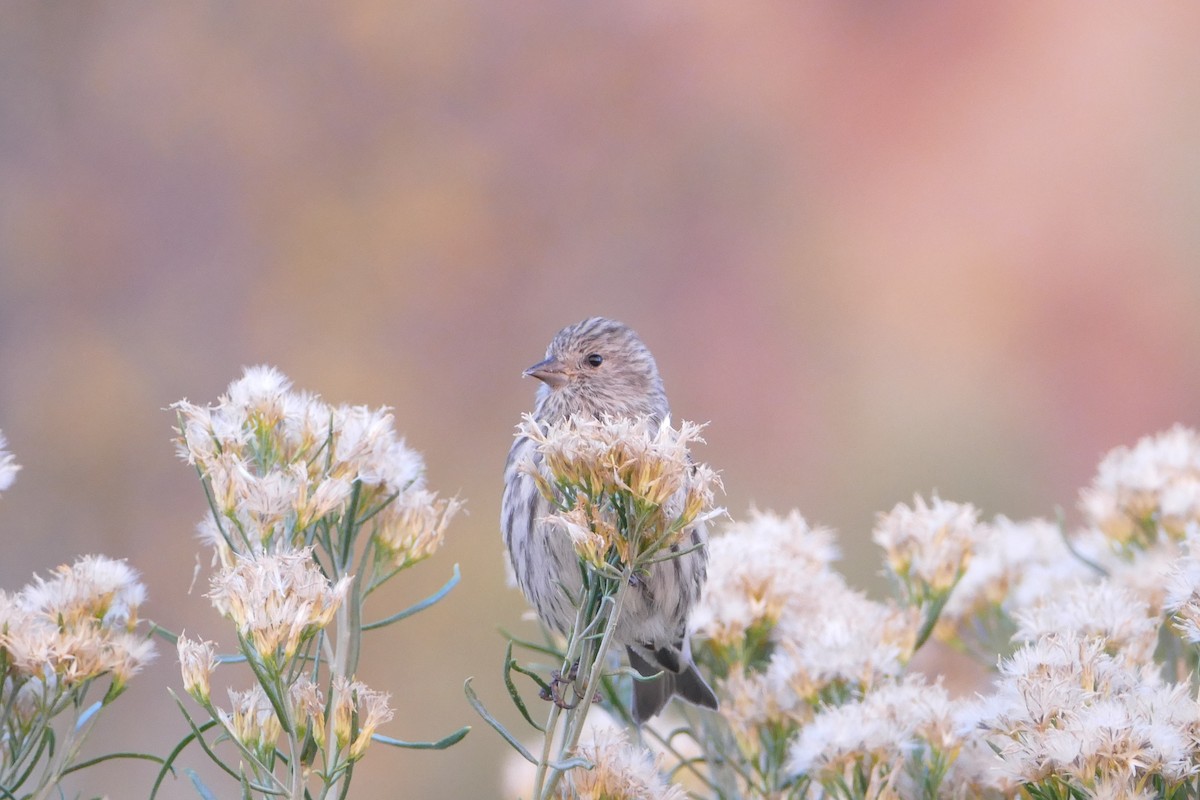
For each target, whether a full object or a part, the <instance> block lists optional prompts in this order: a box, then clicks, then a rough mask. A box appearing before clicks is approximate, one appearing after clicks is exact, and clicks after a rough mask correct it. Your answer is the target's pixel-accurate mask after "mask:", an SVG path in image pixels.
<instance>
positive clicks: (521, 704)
mask: <svg viewBox="0 0 1200 800" xmlns="http://www.w3.org/2000/svg"><path fill="white" fill-rule="evenodd" d="M512 649H513V643H512V641H511V640H509V642H508V648H507V649H505V651H504V685H505V687H507V688H508V696H509V697H510V698H512V701H513V705H514V706H516V707H517V711H520V712H521V716H522V717H524V718H525V721H526V722H528V723H529V724H530V725H532V726H533V727H534V729H536V730H537V731H538V732H540V733H545V732H546V729H545V728H543V727H542V726H541V725H538V724H537V723H536V722H534V721H533V717H531V716H529V709H528V708H526V707H525V701H524V700H523V699H522V698H521V693H520V692H518V691H517V686H516V684H514V683H513V679H512V671H513V669H514V668H515V669H516V670H517V672H519V673H521V674H522V675H529V676H530V677H531V678H533V679H534V680H535V681H537V683H538V685H539V686H541V687H542V688H543V689H544V690H547V691H549V689H550V687H549V686H548V685H546V683H545V681H543V680H542V679H541V678H540V677H538V676H536V675H533V674H531V673H530V671H527V670H525V669H523V668H522V667H521V666H520V665H519V664H517V662H515V661H513V657H512Z"/></svg>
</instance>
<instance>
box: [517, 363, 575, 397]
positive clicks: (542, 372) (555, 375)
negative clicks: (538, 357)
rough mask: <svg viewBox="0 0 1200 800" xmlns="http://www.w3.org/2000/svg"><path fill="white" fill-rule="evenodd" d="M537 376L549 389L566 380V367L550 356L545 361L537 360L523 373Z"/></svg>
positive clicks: (555, 387) (558, 385)
mask: <svg viewBox="0 0 1200 800" xmlns="http://www.w3.org/2000/svg"><path fill="white" fill-rule="evenodd" d="M523 374H525V375H529V376H531V377H534V378H537V379H538V380H539V381H541V382H542V383H544V384H546V385H547V386H549V387H550V388H551V389H557V388H559V387H560V386H562V385H563V384H565V383H566V382H567V368H566V365H564V364H563V363H562V362H561V361H559V360H558V359H557V358H554V357H553V356H551V357H550V358H547V359H546V360H545V361H539V362H538V363H536V364H534V365H533V366H532V367H530V368H529V369H527V370H525V372H524V373H523Z"/></svg>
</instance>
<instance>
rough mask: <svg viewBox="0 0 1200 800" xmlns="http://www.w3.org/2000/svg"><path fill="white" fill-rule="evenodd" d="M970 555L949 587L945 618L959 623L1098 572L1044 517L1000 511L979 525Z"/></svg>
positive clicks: (1022, 604) (1019, 604)
mask: <svg viewBox="0 0 1200 800" xmlns="http://www.w3.org/2000/svg"><path fill="white" fill-rule="evenodd" d="M977 534H978V535H977V538H976V544H975V549H974V552H973V553H972V555H971V560H970V562H969V563H968V564H967V569H966V572H964V573H963V576H962V579H961V580H960V581H959V582H958V585H957V586H955V587H954V591H953V592H951V593H950V598H949V600H948V601H947V602H946V607H945V609H944V610H943V611H942V620H944V621H946V622H949V623H958V622H960V621H964V620H968V619H970V618H971V617H974V616H977V615H981V614H986V613H987V612H988V611H989V610H992V609H1002V610H1003V611H1004V612H1005V613H1006V614H1008V615H1010V616H1011V615H1012V614H1013V613H1014V612H1015V611H1016V610H1018V609H1021V608H1025V607H1026V606H1029V605H1030V604H1031V603H1033V602H1035V601H1036V600H1037V599H1038V598H1040V597H1042V596H1043V595H1045V594H1047V593H1049V592H1051V591H1053V590H1054V589H1056V588H1057V587H1059V586H1062V585H1064V584H1068V583H1072V582H1076V581H1083V580H1087V579H1090V578H1094V577H1095V571H1094V570H1092V569H1090V568H1089V567H1088V566H1087V565H1085V564H1084V563H1083V562H1081V561H1080V560H1079V559H1077V558H1075V557H1074V556H1073V555H1072V554H1071V551H1070V550H1068V549H1067V545H1066V543H1065V542H1064V541H1063V537H1062V534H1061V532H1060V531H1059V528H1058V526H1057V525H1055V524H1054V523H1051V522H1048V521H1046V520H1044V519H1032V520H1024V521H1014V520H1010V519H1008V518H1007V517H997V518H996V519H995V520H993V521H992V522H990V523H988V524H986V525H980V526H979V528H978V529H977Z"/></svg>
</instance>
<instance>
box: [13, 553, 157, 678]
mask: <svg viewBox="0 0 1200 800" xmlns="http://www.w3.org/2000/svg"><path fill="white" fill-rule="evenodd" d="M145 593H146V590H145V587H144V586H143V585H142V583H141V582H140V581H139V580H138V579H137V573H136V572H135V571H134V570H133V569H132V568H130V567H129V566H128V565H127V564H126V563H125V562H123V561H117V560H114V559H110V558H105V557H104V556H85V557H82V558H80V559H79V560H78V561H76V562H75V564H73V565H71V566H61V567H58V568H57V569H56V570H55V572H54V574H53V575H52V576H51V578H50V579H49V580H46V579H43V578H41V577H40V576H35V577H34V582H33V583H30V584H28V585H27V586H25V587H24V588H23V589H22V590H21V591H20V592H18V593H17V594H16V595H13V596H11V597H10V596H3V598H2V602H0V661H2V662H5V663H7V664H8V665H9V666H10V670H11V672H10V677H14V678H15V679H16V680H17V681H18V682H20V681H25V680H29V679H35V680H37V681H40V682H42V683H43V684H45V685H51V684H55V685H61V686H64V687H70V686H74V685H79V684H82V683H83V682H85V681H88V680H91V679H93V678H96V677H99V676H100V675H105V674H108V675H110V676H111V677H112V680H113V689H112V691H120V690H121V688H122V687H124V685H125V684H126V683H127V682H128V680H129V679H130V678H131V677H132V676H133V675H135V674H137V673H138V672H139V671H140V670H141V669H142V667H143V666H145V664H147V663H148V662H149V661H151V660H152V659H153V658H154V644H153V642H151V641H150V640H148V639H147V638H146V637H145V636H143V635H141V634H137V633H134V632H133V629H134V625H135V622H136V620H137V610H138V606H139V605H140V604H141V602H142V600H144V599H145Z"/></svg>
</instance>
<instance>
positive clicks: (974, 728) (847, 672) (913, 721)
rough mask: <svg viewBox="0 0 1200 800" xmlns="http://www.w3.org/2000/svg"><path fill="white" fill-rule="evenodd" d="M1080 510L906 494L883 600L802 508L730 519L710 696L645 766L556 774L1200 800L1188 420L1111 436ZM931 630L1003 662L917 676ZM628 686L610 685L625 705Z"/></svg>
mask: <svg viewBox="0 0 1200 800" xmlns="http://www.w3.org/2000/svg"><path fill="white" fill-rule="evenodd" d="M1080 507H1081V509H1082V510H1083V512H1084V524H1083V526H1082V527H1081V528H1080V529H1079V530H1077V531H1072V532H1067V531H1066V530H1064V529H1063V527H1062V526H1061V524H1055V523H1051V522H1047V521H1044V520H1029V521H1013V520H1009V519H1006V518H1004V517H997V518H996V519H994V520H991V521H981V520H980V519H979V514H978V512H977V511H976V510H975V509H974V508H973V507H972V506H970V505H967V504H960V503H952V502H947V501H943V500H941V499H939V498H937V497H936V496H935V497H933V498H931V499H928V500H926V499H924V498H921V497H917V498H915V499H914V501H913V503H912V505H911V506H910V505H905V504H900V505H897V506H896V507H895V508H894V509H893V510H892V511H890V512H888V513H886V514H881V515H880V517H879V519H878V522H877V524H876V527H875V531H874V540H875V542H876V543H877V544H878V545H879V546H880V547H881V548H882V550H883V555H884V564H885V570H886V572H887V574H888V575H889V576H890V577H891V579H892V583H893V586H894V587H895V589H896V593H895V594H896V596H895V599H893V600H886V601H878V600H873V599H870V598H868V597H867V596H865V595H864V594H862V593H861V592H858V591H855V590H854V589H852V588H851V587H849V586H848V585H847V584H846V582H845V580H844V579H843V578H842V577H841V576H840V575H839V574H838V573H837V572H836V571H834V569H833V567H832V564H833V562H834V561H835V559H836V557H837V548H836V545H835V542H834V536H833V534H832V533H831V532H830V531H828V530H826V529H822V528H812V527H810V526H809V525H808V524H807V523H806V522H805V521H804V519H803V518H802V517H801V516H800V515H799V514H798V513H796V512H792V513H791V514H788V515H785V516H780V515H776V514H771V513H763V512H753V513H752V514H751V515H750V517H749V518H748V519H747V520H745V521H741V522H734V523H731V524H729V525H727V526H726V529H725V531H724V534H723V535H721V536H718V537H715V538H714V539H713V540H712V541H711V543H710V547H709V552H710V561H709V577H708V584H707V587H706V591H705V594H704V597H703V600H702V602H701V605H700V607H699V608H697V609H696V611H695V613H694V614H693V616H692V629H693V631H694V634H695V640H694V642H693V652H694V653H695V655H696V657H697V662H698V663H699V664H700V665H701V668H702V669H703V670H704V671H706V672H707V674H708V675H709V676H710V677H711V678H712V679H713V681H714V684H715V686H716V689H717V694H718V697H719V699H720V709H719V710H718V711H716V712H710V711H703V710H699V709H696V708H694V707H691V706H686V705H684V704H676V705H675V706H674V712H673V713H674V715H673V717H672V718H670V719H668V720H658V721H655V724H650V725H647V726H644V727H643V728H642V729H641V731H640V733H641V736H640V740H641V741H643V742H644V746H645V747H648V748H649V751H648V752H647V753H646V755H644V756H643V758H642V759H641V760H633V759H630V758H629V757H628V756H623V757H622V758H620V759H618V758H612V759H609V760H608V761H607V763H605V764H600V763H597V759H596V757H595V755H594V754H595V752H596V751H595V750H594V749H593V750H588V749H587V747H585V746H580V747H578V748H576V749H573V750H572V749H568V750H566V751H564V752H562V753H561V754H560V757H561V758H564V759H565V758H567V757H569V756H572V755H575V756H578V757H579V759H580V761H581V763H580V764H578V765H574V766H573V768H572V769H571V770H570V771H569V772H568V775H571V776H573V775H575V774H576V773H579V772H582V771H586V770H587V769H589V768H591V769H593V770H604V771H605V772H606V774H605V776H604V780H605V781H606V783H605V785H606V786H609V787H616V788H611V789H608V790H606V792H605V793H604V794H602V795H601V796H603V797H606V798H633V797H654V798H657V797H675V796H684V795H682V794H680V793H682V792H687V796H691V797H700V798H722V799H723V800H732V799H733V798H763V799H764V800H765V799H766V798H771V799H772V800H774V799H775V798H797V799H799V798H845V800H850V799H851V798H905V799H907V798H930V799H932V798H976V797H981V798H1039V799H1043V798H1044V799H1045V800H1051V799H1053V800H1066V798H1073V799H1074V798H1091V797H1094V798H1152V797H1163V798H1184V797H1190V798H1194V797H1197V796H1200V705H1198V704H1197V701H1196V689H1197V686H1196V680H1195V678H1194V676H1195V674H1196V666H1197V651H1196V648H1195V645H1196V644H1197V642H1200V436H1197V435H1196V434H1195V433H1194V432H1192V431H1189V430H1186V429H1184V428H1181V427H1176V428H1174V429H1172V430H1170V431H1168V432H1166V433H1164V434H1161V435H1159V436H1154V437H1148V438H1146V439H1143V440H1142V441H1140V442H1138V443H1137V445H1135V446H1134V447H1133V448H1118V449H1116V450H1114V451H1113V452H1112V453H1110V454H1109V455H1108V456H1107V457H1105V459H1104V460H1103V461H1102V462H1101V465H1100V468H1099V471H1098V474H1097V476H1096V478H1095V480H1094V481H1093V483H1092V485H1091V486H1090V487H1088V488H1087V489H1085V490H1084V491H1083V492H1082V494H1081V500H1080ZM573 536H574V538H575V539H576V541H580V540H585V539H586V538H587V533H586V532H575V533H574V534H573ZM929 638H937V639H939V640H941V641H942V642H944V643H946V644H948V645H950V646H952V647H955V648H957V649H959V650H961V651H963V652H965V653H969V654H971V655H973V656H975V657H976V658H977V659H978V660H979V662H980V664H981V666H983V667H984V668H990V669H992V670H993V671H994V672H993V678H992V685H991V687H990V689H988V690H987V691H984V692H982V693H980V694H977V695H974V696H964V697H953V696H951V695H950V693H949V692H948V691H947V690H946V689H945V688H944V687H943V686H942V684H941V680H940V678H939V677H937V676H936V675H935V676H933V677H929V676H927V675H925V674H922V673H919V672H916V671H915V670H914V669H913V668H912V667H911V666H910V664H911V661H912V658H913V656H914V654H915V653H916V651H917V650H918V649H919V648H920V647H921V646H922V645H923V644H924V643H925V642H926V640H927V639H929ZM609 676H610V679H611V680H614V681H619V680H621V678H620V676H619V674H617V673H613V672H611V671H610V673H609ZM622 696H623V695H622V694H621V693H620V692H616V691H613V692H609V693H606V694H605V701H606V702H605V706H606V707H607V708H608V709H610V711H611V712H612V715H613V716H614V717H615V718H618V719H620V718H623V717H624V716H625V712H624V710H623V709H622V707H621V698H622ZM604 730H605V729H604V728H598V729H597V731H596V733H594V734H593V733H592V732H591V730H590V727H589V730H587V731H585V732H584V734H583V736H582V737H581V741H582V742H584V743H587V742H589V741H590V739H589V737H590V736H591V737H599V739H598V741H607V740H608V739H607V738H605V737H606V736H607V734H605V733H603V731H604ZM630 746H633V747H636V746H637V745H636V744H633V745H630ZM651 751H652V752H653V753H655V754H656V755H651V754H650V752H651ZM647 763H657V764H659V765H660V766H661V767H662V769H663V770H664V772H663V775H664V776H665V777H666V778H667V779H668V780H669V781H670V783H663V784H662V785H660V786H657V787H656V788H654V789H653V790H638V791H634V790H628V791H627V790H625V789H622V788H620V787H621V786H622V784H621V783H620V781H619V780H616V779H614V777H613V776H612V775H609V774H607V772H609V771H611V770H613V769H617V768H618V767H617V766H616V765H618V764H629V765H631V766H629V770H630V771H631V773H632V774H633V775H634V776H635V777H636V779H637V780H638V781H641V783H638V784H635V783H630V786H633V785H645V783H646V782H645V778H644V772H645V769H646V764H647ZM637 776H641V777H637ZM631 780H633V779H632V778H631ZM525 791H526V790H524V789H522V788H520V786H519V785H511V786H510V787H509V793H510V795H514V796H516V795H523V794H524V793H525Z"/></svg>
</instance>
